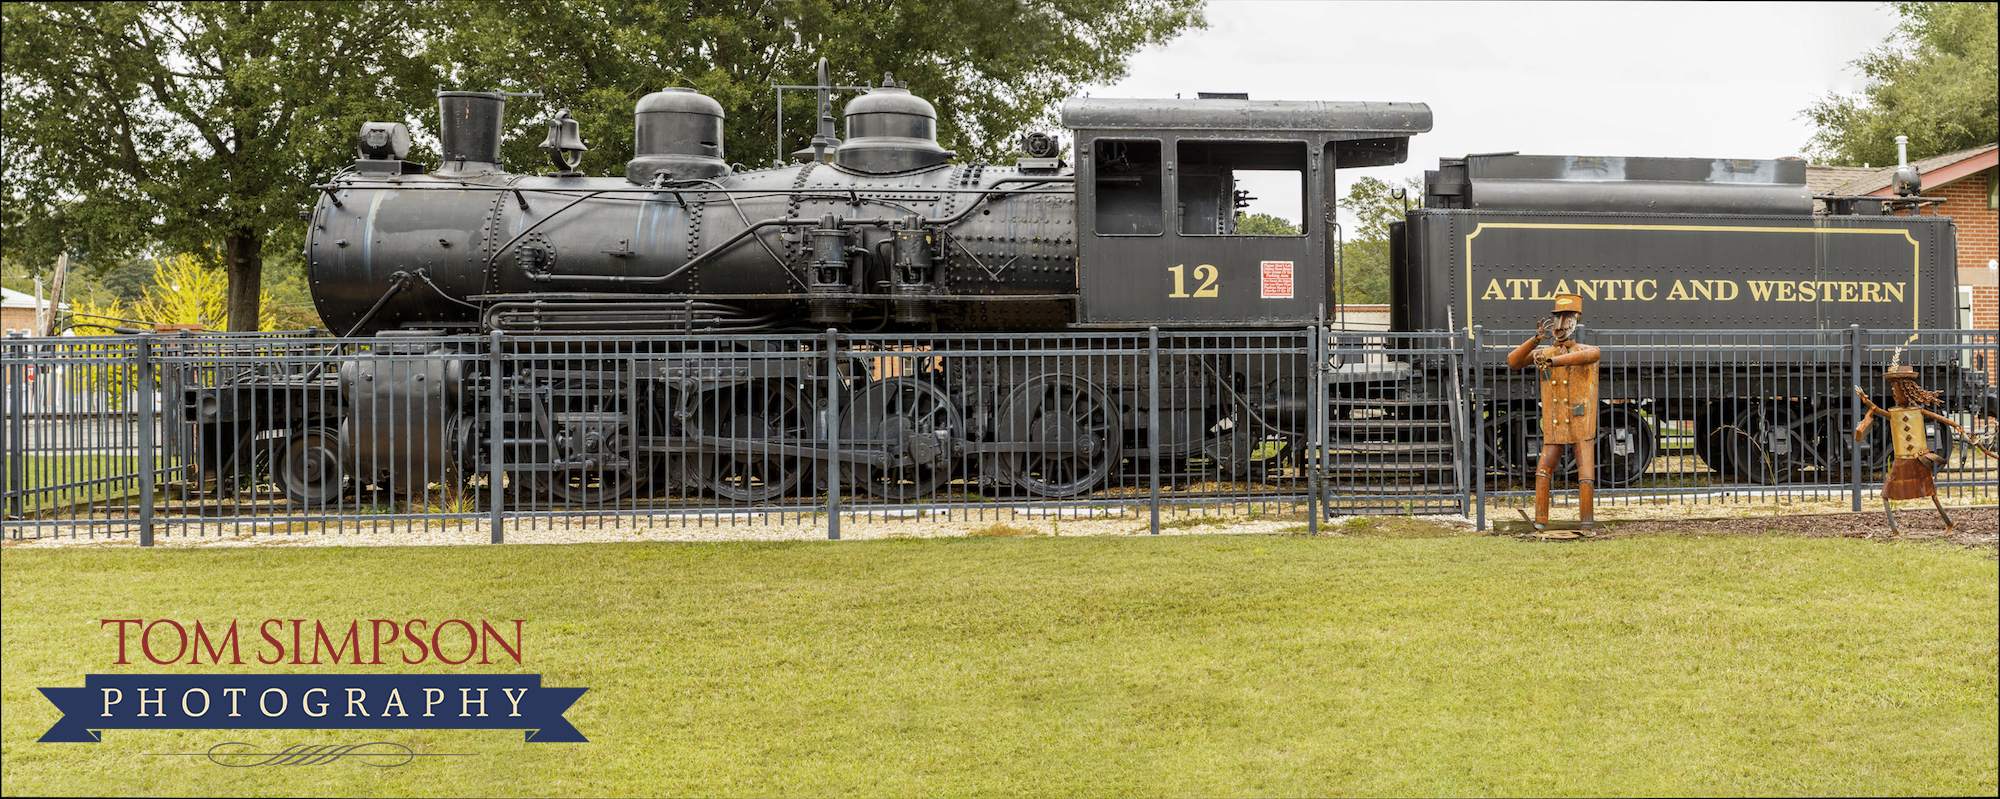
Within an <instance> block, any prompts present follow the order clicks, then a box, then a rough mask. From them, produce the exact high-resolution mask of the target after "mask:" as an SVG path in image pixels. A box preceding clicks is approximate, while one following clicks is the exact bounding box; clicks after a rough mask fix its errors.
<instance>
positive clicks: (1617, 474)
mask: <svg viewBox="0 0 2000 799" xmlns="http://www.w3.org/2000/svg"><path fill="white" fill-rule="evenodd" d="M1598 419H1599V426H1598V428H1597V479H1598V480H1599V481H1601V485H1604V486H1627V485H1631V484H1632V483H1634V482H1637V481H1638V479H1639V478H1640V476H1642V475H1644V474H1645V473H1646V469H1647V468H1648V467H1650V466H1652V465H1653V457H1654V456H1655V455H1656V454H1657V453H1658V452H1659V446H1660V436H1659V433H1657V432H1655V431H1654V430H1653V423H1652V421H1651V420H1649V419H1647V418H1646V417H1644V416H1641V415H1639V413H1638V412H1637V411H1633V410H1630V409H1627V408H1615V409H1607V410H1604V411H1603V412H1601V413H1600V414H1599V415H1598ZM1567 468H1569V469H1575V468H1576V467H1575V465H1574V458H1572V459H1571V463H1570V464H1569V465H1568V466H1567Z"/></svg>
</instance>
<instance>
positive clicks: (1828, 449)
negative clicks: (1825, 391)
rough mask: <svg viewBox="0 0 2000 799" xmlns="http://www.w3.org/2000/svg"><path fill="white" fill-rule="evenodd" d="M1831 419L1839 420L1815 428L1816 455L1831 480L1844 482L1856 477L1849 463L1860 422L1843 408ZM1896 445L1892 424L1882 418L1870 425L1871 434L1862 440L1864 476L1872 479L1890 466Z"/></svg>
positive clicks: (1827, 479) (1851, 460)
mask: <svg viewBox="0 0 2000 799" xmlns="http://www.w3.org/2000/svg"><path fill="white" fill-rule="evenodd" d="M1829 418H1831V419H1833V420H1837V421H1836V422H1835V423H1833V424H1818V425H1815V426H1814V427H1813V448H1814V455H1815V456H1816V457H1817V458H1818V460H1819V461H1820V463H1822V464H1824V465H1825V468H1826V469H1828V470H1829V471H1830V472H1831V474H1828V475H1827V476H1826V478H1825V480H1826V481H1827V482H1830V483H1845V482H1848V481H1850V480H1852V479H1853V475H1852V473H1851V472H1850V471H1849V464H1851V463H1852V462H1853V460H1854V456H1853V452H1854V450H1853V444H1854V428H1855V425H1856V424H1857V423H1858V422H1859V421H1860V418H1859V417H1857V416H1855V415H1854V414H1853V412H1852V411H1850V410H1848V409H1846V408H1842V409H1841V410H1840V411H1839V412H1838V413H1834V414H1830V415H1829ZM1893 449H1894V447H1892V446H1891V444H1890V441H1889V425H1888V424H1887V423H1886V422H1885V421H1884V420H1881V419H1877V420H1875V424H1874V425H1873V426H1871V427H1869V428H1868V435H1867V436H1866V437H1864V438H1863V439H1862V440H1861V479H1863V480H1873V479H1876V478H1877V477H1879V476H1880V475H1881V473H1882V470H1883V469H1886V468H1888V466H1889V457H1890V455H1891V454H1892V451H1893Z"/></svg>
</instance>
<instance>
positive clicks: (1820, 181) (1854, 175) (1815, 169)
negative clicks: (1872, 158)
mask: <svg viewBox="0 0 2000 799" xmlns="http://www.w3.org/2000/svg"><path fill="white" fill-rule="evenodd" d="M1879 171H1881V170H1878V169H1874V168H1872V167H1865V166H1821V165H1819V164H1813V165H1811V166H1808V167H1806V188H1809V189H1812V193H1814V194H1838V193H1839V192H1836V191H1834V189H1837V188H1840V187H1841V186H1845V185H1847V184H1849V183H1852V182H1854V181H1856V180H1860V179H1862V178H1865V177H1868V176H1870V175H1873V174H1875V173H1876V172H1879Z"/></svg>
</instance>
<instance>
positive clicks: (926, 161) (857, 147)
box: [833, 75, 956, 175]
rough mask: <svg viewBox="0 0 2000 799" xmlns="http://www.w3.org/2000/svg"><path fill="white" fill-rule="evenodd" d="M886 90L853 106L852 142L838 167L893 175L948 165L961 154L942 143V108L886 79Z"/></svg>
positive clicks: (839, 153)
mask: <svg viewBox="0 0 2000 799" xmlns="http://www.w3.org/2000/svg"><path fill="white" fill-rule="evenodd" d="M882 77H883V81H882V82H883V83H884V84H885V85H883V86H882V87H881V88H876V89H869V90H868V93H867V94H864V95H861V96H860V97H856V98H854V99H853V100H849V101H848V103H847V109H846V117H847V141H845V142H842V143H841V145H840V149H838V150H835V151H834V153H833V162H834V163H835V164H836V165H838V166H841V167H843V168H846V169H850V170H853V171H855V172H863V173H867V174H870V175H887V174H892V173H896V172H909V171H911V170H916V169H925V168H928V167H934V166H937V165H939V164H943V163H945V162H947V161H949V160H951V157H952V156H954V155H956V153H953V152H952V151H950V150H946V149H944V148H943V147H940V146H938V143H937V109H935V108H933V107H932V106H931V104H930V102H929V101H927V100H925V99H924V98H922V97H918V96H916V95H913V94H911V93H910V90H908V89H905V88H902V87H900V86H897V85H895V83H894V82H893V79H892V78H891V77H890V76H888V75H884V76H882Z"/></svg>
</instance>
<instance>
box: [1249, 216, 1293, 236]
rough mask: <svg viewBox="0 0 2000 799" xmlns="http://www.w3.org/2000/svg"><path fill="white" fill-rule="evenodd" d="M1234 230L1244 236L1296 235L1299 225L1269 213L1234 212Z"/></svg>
mask: <svg viewBox="0 0 2000 799" xmlns="http://www.w3.org/2000/svg"><path fill="white" fill-rule="evenodd" d="M1236 232H1237V233H1239V234H1241V235H1245V236H1296V235H1299V226H1298V225H1294V224H1292V222H1291V220H1288V219H1281V218H1279V217H1275V216H1272V215H1270V214H1245V213H1243V212H1242V211H1237V212H1236Z"/></svg>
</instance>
